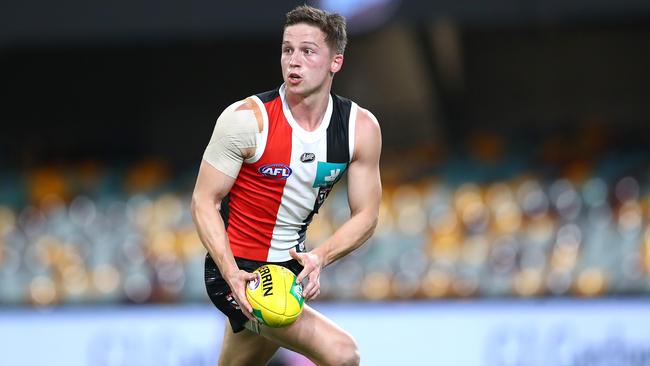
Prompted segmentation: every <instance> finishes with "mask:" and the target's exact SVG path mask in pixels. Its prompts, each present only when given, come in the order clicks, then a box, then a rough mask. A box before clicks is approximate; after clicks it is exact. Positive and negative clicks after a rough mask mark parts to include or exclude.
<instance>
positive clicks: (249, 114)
mask: <svg viewBox="0 0 650 366" xmlns="http://www.w3.org/2000/svg"><path fill="white" fill-rule="evenodd" d="M219 119H220V120H227V121H229V122H230V123H231V124H233V123H234V124H241V123H246V124H248V123H250V122H252V121H254V122H255V124H256V125H257V127H258V128H257V130H258V131H261V130H262V128H263V125H264V122H263V120H264V119H263V116H262V109H261V108H260V106H259V105H258V103H257V102H256V101H255V100H254V99H253V97H248V98H245V99H241V100H238V101H236V102H234V103H232V104H230V105H229V106H228V107H227V108H226V109H224V110H223V112H221V116H220V117H219Z"/></svg>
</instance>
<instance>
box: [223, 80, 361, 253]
mask: <svg viewBox="0 0 650 366" xmlns="http://www.w3.org/2000/svg"><path fill="white" fill-rule="evenodd" d="M251 98H252V99H253V100H254V101H255V102H256V103H257V104H258V106H259V108H260V110H261V111H262V117H263V118H262V119H263V125H264V127H263V131H262V133H261V134H259V135H258V137H257V138H258V140H257V148H256V152H255V155H254V156H253V157H251V158H250V159H247V160H245V161H244V163H243V164H242V167H241V169H240V171H239V175H238V176H237V178H236V179H235V183H234V185H233V187H232V189H231V190H230V193H229V194H228V196H227V197H226V199H224V201H223V202H222V205H221V215H222V217H223V219H224V223H225V224H226V228H227V233H228V239H229V240H230V246H231V248H232V252H233V254H234V256H235V257H239V258H245V259H250V260H257V261H268V262H282V261H287V260H290V259H291V257H290V256H289V249H291V248H296V250H297V251H299V252H300V251H304V250H305V247H304V242H305V234H306V230H307V226H308V225H309V223H310V222H311V221H312V218H313V216H314V214H315V213H317V212H318V209H319V207H320V206H321V205H322V203H323V202H324V201H325V199H326V198H327V196H328V194H329V193H330V191H331V190H332V187H333V186H334V184H336V182H338V181H339V180H340V179H341V177H342V176H343V175H344V174H345V172H346V170H347V168H348V165H349V163H350V161H351V158H352V154H353V151H354V127H355V121H356V114H357V110H358V106H357V105H356V103H354V102H352V101H350V100H348V99H345V98H342V97H339V96H337V95H334V94H331V95H330V100H329V104H328V106H327V110H326V112H325V116H324V118H323V121H322V122H321V124H320V125H319V127H318V128H317V129H316V130H314V131H307V130H305V129H303V128H302V127H300V126H299V125H298V123H297V122H296V121H295V120H294V118H293V117H292V115H291V111H290V110H289V107H288V105H287V103H286V101H285V98H284V87H283V86H282V87H280V88H279V89H275V90H272V91H269V92H266V93H261V94H257V95H255V96H253V97H251Z"/></svg>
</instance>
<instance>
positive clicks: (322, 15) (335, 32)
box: [284, 5, 348, 54]
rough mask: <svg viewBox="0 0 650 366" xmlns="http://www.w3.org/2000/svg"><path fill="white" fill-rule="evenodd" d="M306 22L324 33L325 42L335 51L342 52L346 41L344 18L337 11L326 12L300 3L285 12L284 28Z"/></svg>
mask: <svg viewBox="0 0 650 366" xmlns="http://www.w3.org/2000/svg"><path fill="white" fill-rule="evenodd" d="M300 23H306V24H309V25H313V26H316V27H318V28H319V29H320V30H321V31H323V33H325V42H327V45H328V46H330V48H331V49H333V50H335V51H336V52H337V53H340V54H343V52H345V46H346V45H347V43H348V35H347V32H346V29H345V28H346V23H345V18H344V17H343V16H342V15H341V14H338V13H328V12H326V11H324V10H321V9H318V8H314V7H312V6H309V5H301V6H298V7H296V8H294V9H293V10H291V11H290V12H288V13H287V21H286V22H285V23H284V29H286V28H287V27H288V26H290V25H294V24H300Z"/></svg>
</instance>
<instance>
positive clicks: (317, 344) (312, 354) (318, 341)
mask: <svg viewBox="0 0 650 366" xmlns="http://www.w3.org/2000/svg"><path fill="white" fill-rule="evenodd" d="M261 334H262V335H264V336H265V337H267V338H269V339H271V340H274V341H275V342H277V343H279V344H280V345H281V346H283V347H285V348H288V349H291V350H293V351H295V352H298V353H300V354H303V355H305V356H306V357H308V358H309V359H311V360H312V361H314V362H315V363H317V364H318V365H358V364H359V351H358V348H357V344H356V342H355V340H354V338H352V336H351V335H350V334H349V333H347V332H346V331H345V330H343V329H342V328H341V327H339V326H338V325H336V324H335V323H334V322H332V321H331V320H330V319H328V318H327V317H325V316H324V315H323V314H321V313H319V312H317V311H316V310H314V309H313V308H311V307H310V306H308V305H307V304H305V306H304V308H303V311H302V314H301V315H300V317H299V318H298V320H296V322H295V323H293V324H292V325H290V326H288V327H286V328H268V327H262V332H261Z"/></svg>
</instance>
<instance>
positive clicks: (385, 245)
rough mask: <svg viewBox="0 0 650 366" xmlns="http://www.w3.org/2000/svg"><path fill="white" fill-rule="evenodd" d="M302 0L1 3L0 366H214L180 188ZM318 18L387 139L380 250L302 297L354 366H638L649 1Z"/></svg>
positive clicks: (354, 260)
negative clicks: (347, 348)
mask: <svg viewBox="0 0 650 366" xmlns="http://www.w3.org/2000/svg"><path fill="white" fill-rule="evenodd" d="M297 4H298V2H293V1H273V2H261V1H249V2H242V3H235V2H211V3H208V2H202V1H190V2H184V3H182V4H181V3H175V2H169V1H166V2H153V1H148V0H146V1H141V2H138V3H133V2H127V1H121V0H120V1H113V2H110V3H104V4H100V3H97V4H94V3H93V4H90V3H86V2H82V1H79V0H69V1H66V2H64V3H50V2H46V1H43V0H35V1H33V2H30V3H29V4H28V3H20V2H16V1H13V2H12V1H10V2H8V3H3V4H2V7H1V8H0V9H2V10H0V65H1V67H0V70H1V71H0V73H1V74H2V77H1V80H2V88H3V90H4V92H3V95H4V96H3V98H2V100H3V103H2V108H0V121H1V125H2V128H1V133H0V167H2V169H0V350H3V351H2V353H3V354H4V356H3V357H2V359H0V365H23V364H27V365H32V364H40V363H44V362H47V363H48V364H51V365H153V364H156V365H213V364H215V359H216V357H217V353H218V347H219V342H220V337H221V327H222V324H223V319H221V314H220V313H218V312H217V311H216V310H215V309H213V308H211V307H210V306H209V305H208V300H207V297H206V295H205V290H204V285H203V259H204V255H205V250H204V249H203V247H202V245H201V243H200V241H199V239H198V237H197V235H196V233H195V230H194V226H193V223H192V220H191V216H190V213H189V201H190V195H191V191H192V188H193V183H194V179H195V177H196V173H197V168H198V164H199V162H200V159H201V155H202V152H203V149H204V147H205V145H206V143H207V142H208V139H209V136H210V134H211V132H212V128H213V126H214V121H215V120H216V118H217V116H218V115H219V113H220V112H221V110H222V109H223V108H225V107H226V106H227V105H228V104H230V103H232V102H233V101H235V100H238V99H241V98H243V97H246V96H248V95H250V94H253V93H256V92H262V91H265V90H268V89H271V88H274V87H276V86H278V85H279V84H280V83H281V74H280V70H279V64H278V60H279V52H278V51H279V42H280V39H281V25H282V23H283V20H284V13H285V12H286V11H288V10H289V9H291V8H292V7H293V6H295V5H297ZM311 4H314V5H317V6H321V7H324V8H327V9H330V10H336V11H339V12H341V13H342V14H344V15H346V16H347V17H348V21H349V30H350V42H349V48H348V50H347V52H346V60H345V66H344V68H343V71H342V72H341V73H339V75H337V77H336V79H335V83H334V91H335V92H336V93H338V94H341V95H344V96H349V97H351V98H352V99H354V100H356V101H357V102H359V104H361V105H362V106H364V107H367V108H369V109H370V110H372V111H373V112H374V113H375V114H376V115H377V116H378V118H379V119H380V123H381V125H382V130H383V135H384V152H383V157H382V159H383V161H382V174H383V180H384V188H385V191H384V197H383V204H382V208H381V219H380V223H379V226H378V228H377V233H376V234H375V236H374V237H373V238H372V239H371V240H370V241H369V242H368V243H367V244H366V245H365V246H364V247H362V248H361V249H360V250H358V251H356V252H355V253H353V254H352V255H350V256H349V257H346V258H344V259H343V260H341V261H340V262H338V263H336V264H334V265H332V266H331V267H329V268H328V269H327V270H326V271H325V272H324V274H323V277H322V280H321V282H322V287H323V293H322V296H321V299H320V300H319V301H318V302H316V303H315V304H314V306H315V307H317V308H320V309H322V311H323V312H324V313H326V314H328V315H329V316H331V317H332V318H334V319H335V320H337V321H338V322H339V323H340V324H342V325H343V326H344V327H346V328H347V329H348V330H350V331H351V332H352V333H353V334H354V335H355V336H356V337H357V338H358V340H359V343H360V346H361V350H362V353H363V358H362V359H363V360H364V364H368V365H392V364H395V363H398V362H401V363H406V364H408V363H409V362H410V364H422V365H425V364H426V365H429V364H431V365H494V366H496V365H504V366H506V365H508V366H510V365H513V366H514V365H567V366H568V365H650V332H649V331H648V329H650V309H649V308H648V306H647V300H648V298H649V295H650V225H649V222H650V221H649V220H650V144H649V143H648V136H649V132H650V124H649V122H650V121H649V119H648V118H649V117H648V116H650V108H649V106H650V90H649V87H648V85H650V68H649V67H648V65H650V22H649V21H650V3H648V2H647V1H638V0H619V1H616V2H606V1H583V0H564V1H557V0H552V1H534V0H528V1H517V0H489V1H482V2H479V1H470V0H462V1H458V0H457V1H450V0H439V1H435V2H428V1H395V0H359V1H334V0H323V1H320V2H311ZM345 194H346V192H345V189H339V190H338V191H336V192H335V194H334V195H333V196H331V197H330V200H329V201H328V202H327V203H326V205H325V206H324V208H323V209H322V210H321V213H320V214H319V215H318V218H317V219H316V221H315V222H314V224H313V225H312V228H311V231H310V232H309V233H308V234H309V235H308V246H311V247H313V246H317V245H318V244H319V243H320V242H321V241H322V240H323V239H324V238H326V237H327V236H328V235H329V234H330V233H332V231H333V230H334V229H335V228H336V227H337V226H338V225H339V224H340V223H341V222H343V220H345V219H346V217H347V215H348V210H347V201H346V196H345ZM3 328H4V330H3ZM36 339H39V340H38V345H35V344H34V342H35V340H36ZM39 347H42V349H43V353H41V354H38V355H37V354H36V352H34V351H33V350H34V349H35V348H39ZM5 348H6V349H5ZM170 350H171V351H170ZM273 362H274V364H275V365H304V364H308V363H306V362H305V360H304V359H301V358H299V357H297V356H296V355H294V354H291V353H288V352H286V353H281V354H279V355H278V356H277V357H276V359H275V360H274V361H273Z"/></svg>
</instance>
